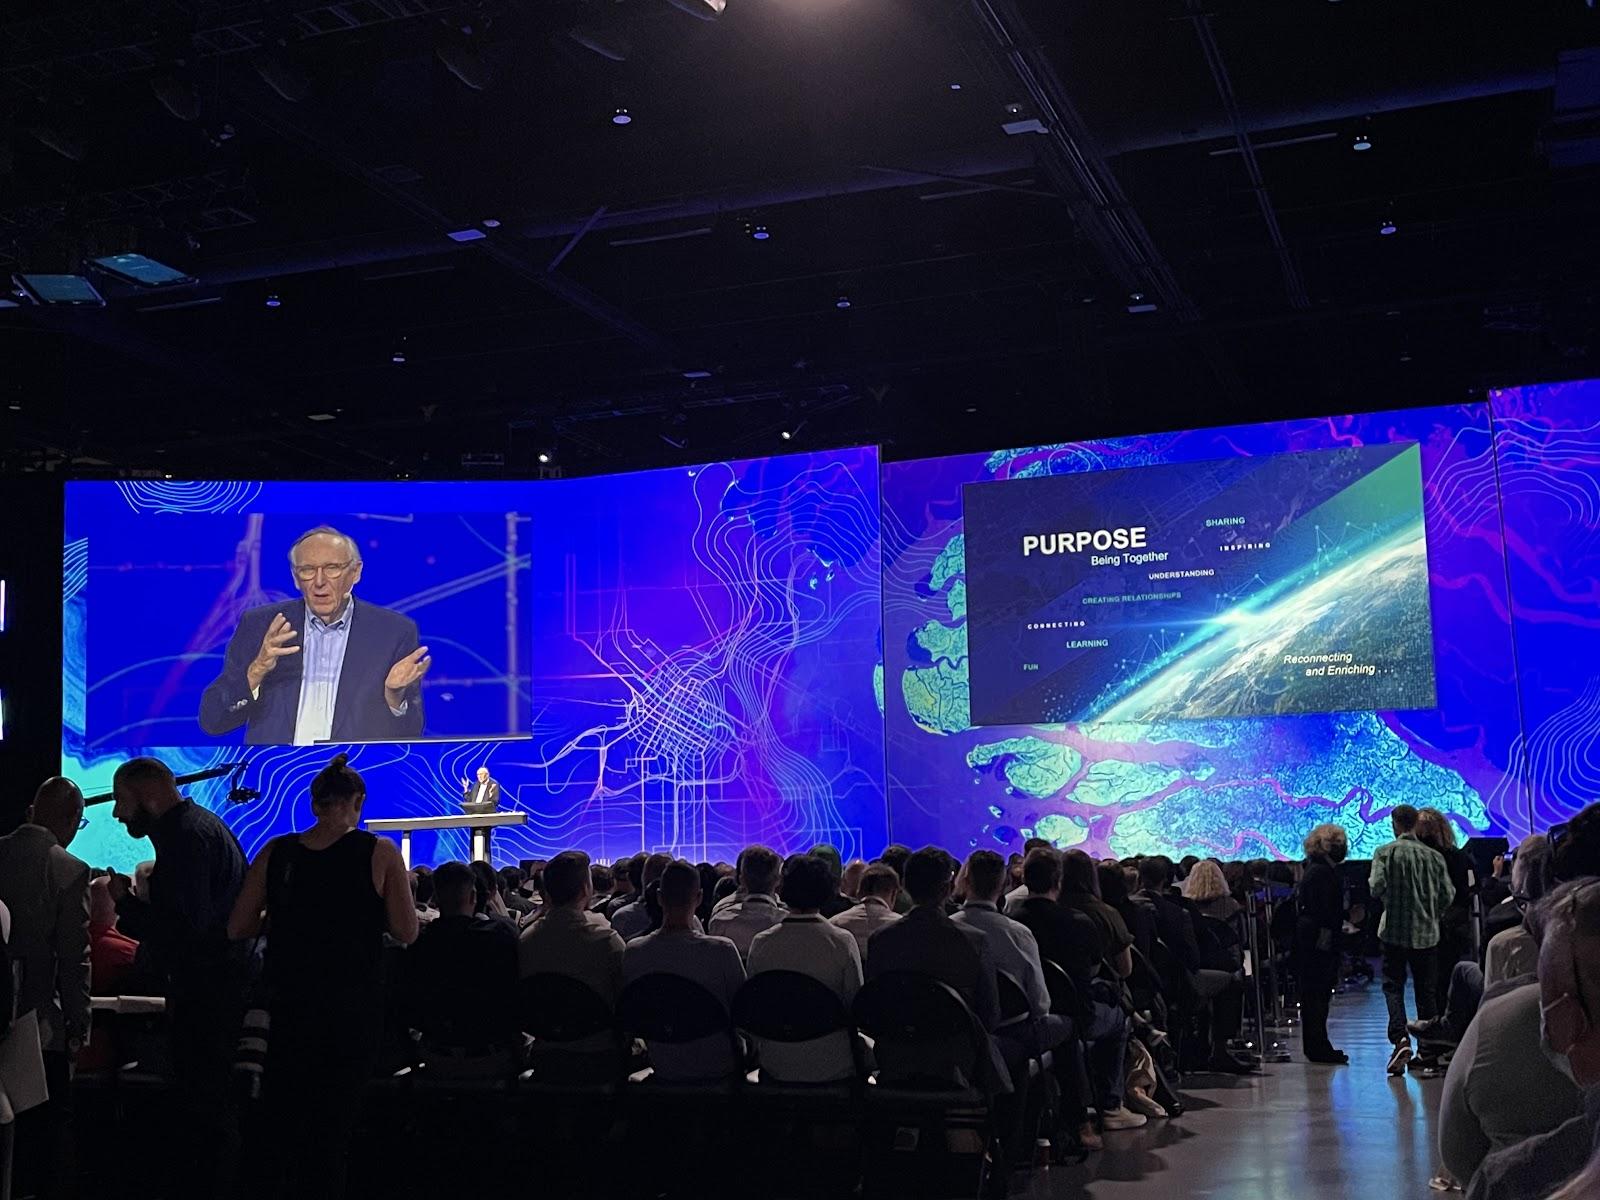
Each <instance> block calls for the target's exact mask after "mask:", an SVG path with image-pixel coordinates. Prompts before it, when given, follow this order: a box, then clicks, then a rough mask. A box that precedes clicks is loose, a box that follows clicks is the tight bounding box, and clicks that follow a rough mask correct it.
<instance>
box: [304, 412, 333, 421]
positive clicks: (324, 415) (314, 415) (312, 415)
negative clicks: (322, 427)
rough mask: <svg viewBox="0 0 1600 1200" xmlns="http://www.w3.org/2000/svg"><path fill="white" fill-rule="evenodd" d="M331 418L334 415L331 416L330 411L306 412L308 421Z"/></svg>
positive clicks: (329, 419) (328, 419)
mask: <svg viewBox="0 0 1600 1200" xmlns="http://www.w3.org/2000/svg"><path fill="white" fill-rule="evenodd" d="M333 419H334V416H333V414H332V413H307V414H306V420H308V421H331V420H333Z"/></svg>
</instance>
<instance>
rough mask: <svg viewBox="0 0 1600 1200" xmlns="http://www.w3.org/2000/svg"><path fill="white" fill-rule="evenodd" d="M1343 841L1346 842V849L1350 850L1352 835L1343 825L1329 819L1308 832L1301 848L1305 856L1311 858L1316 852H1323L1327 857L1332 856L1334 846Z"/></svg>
mask: <svg viewBox="0 0 1600 1200" xmlns="http://www.w3.org/2000/svg"><path fill="white" fill-rule="evenodd" d="M1341 842H1343V843H1344V846H1345V849H1346V851H1348V850H1349V847H1350V835H1349V834H1347V833H1346V832H1345V831H1344V826H1343V825H1335V824H1333V823H1332V822H1331V821H1329V822H1326V823H1324V824H1322V825H1318V826H1317V827H1316V828H1315V829H1313V830H1312V831H1311V832H1310V833H1308V834H1306V840H1305V844H1304V845H1303V846H1302V847H1301V849H1302V850H1304V851H1305V856H1306V857H1307V858H1310V857H1312V856H1313V855H1315V854H1321V855H1324V856H1325V857H1327V858H1332V857H1333V851H1334V848H1335V847H1336V846H1338V845H1339V844H1340V843H1341Z"/></svg>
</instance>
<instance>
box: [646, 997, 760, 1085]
mask: <svg viewBox="0 0 1600 1200" xmlns="http://www.w3.org/2000/svg"><path fill="white" fill-rule="evenodd" d="M617 1020H618V1023H619V1025H620V1026H621V1028H622V1032H623V1033H624V1034H625V1035H626V1036H628V1037H636V1038H642V1039H643V1040H644V1043H645V1046H646V1047H650V1046H653V1045H683V1044H686V1043H689V1042H697V1041H700V1040H702V1039H705V1038H713V1037H721V1038H726V1039H727V1042H728V1047H729V1051H730V1053H731V1055H732V1064H733V1067H734V1068H735V1069H734V1070H732V1071H730V1073H729V1075H728V1077H727V1078H726V1079H710V1080H704V1081H696V1082H694V1083H684V1084H680V1083H663V1081H661V1080H659V1079H652V1080H650V1082H652V1083H655V1084H658V1085H660V1086H663V1087H668V1088H671V1089H674V1090H684V1089H687V1088H695V1087H699V1088H700V1089H701V1090H707V1089H709V1090H711V1091H713V1092H725V1091H727V1090H728V1089H729V1085H730V1084H733V1083H734V1082H736V1081H737V1080H738V1079H740V1078H741V1077H742V1073H741V1072H740V1071H739V1070H738V1069H737V1068H738V1067H739V1065H740V1064H741V1063H742V1062H743V1059H744V1049H743V1046H742V1045H741V1044H740V1042H739V1038H738V1034H736V1033H735V1032H734V1028H733V1021H732V1019H731V1018H730V1015H729V1013H728V1010H727V1009H726V1008H724V1007H723V1006H722V1003H721V1001H719V1000H718V999H717V998H716V997H715V996H713V995H712V994H711V993H710V992H709V991H707V990H706V989H705V988H704V987H702V986H701V985H700V984H698V983H696V982H695V981H694V980H692V979H686V978H684V977H683V976H681V975H671V974H667V973H665V972H656V973H654V974H651V975H643V976H641V977H639V978H638V979H635V980H634V981H633V982H632V983H630V984H629V985H628V986H627V987H625V988H623V989H622V996H621V998H620V1000H619V1001H618V1002H617ZM636 1082H643V1080H637V1079H636Z"/></svg>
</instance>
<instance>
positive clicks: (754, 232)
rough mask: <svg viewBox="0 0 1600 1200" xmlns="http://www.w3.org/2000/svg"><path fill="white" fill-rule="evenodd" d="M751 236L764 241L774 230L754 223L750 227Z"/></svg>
mask: <svg viewBox="0 0 1600 1200" xmlns="http://www.w3.org/2000/svg"><path fill="white" fill-rule="evenodd" d="M750 236H751V238H752V239H754V240H755V241H758V242H764V241H766V240H767V239H768V238H770V237H771V236H772V231H771V230H769V229H768V228H767V227H766V226H765V225H752V226H751V227H750Z"/></svg>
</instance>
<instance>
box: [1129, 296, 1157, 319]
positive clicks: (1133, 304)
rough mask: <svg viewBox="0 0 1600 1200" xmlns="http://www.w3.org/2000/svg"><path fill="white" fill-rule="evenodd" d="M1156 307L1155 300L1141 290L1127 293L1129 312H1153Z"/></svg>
mask: <svg viewBox="0 0 1600 1200" xmlns="http://www.w3.org/2000/svg"><path fill="white" fill-rule="evenodd" d="M1156 307H1157V306H1156V302H1155V301H1154V300H1151V299H1150V298H1149V297H1147V296H1146V295H1145V294H1144V293H1143V292H1129V293H1128V311H1129V312H1130V313H1135V314H1137V313H1153V312H1155V311H1156Z"/></svg>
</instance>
